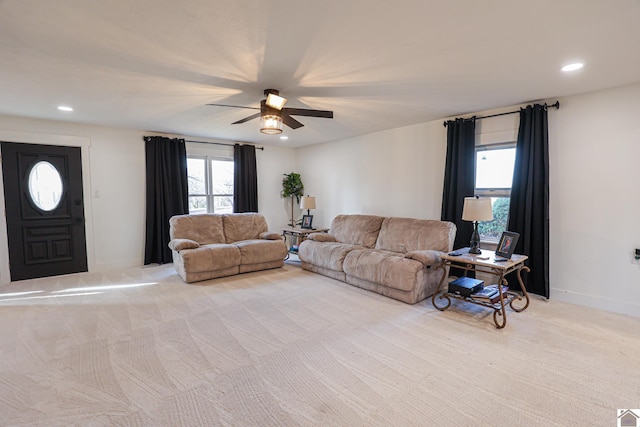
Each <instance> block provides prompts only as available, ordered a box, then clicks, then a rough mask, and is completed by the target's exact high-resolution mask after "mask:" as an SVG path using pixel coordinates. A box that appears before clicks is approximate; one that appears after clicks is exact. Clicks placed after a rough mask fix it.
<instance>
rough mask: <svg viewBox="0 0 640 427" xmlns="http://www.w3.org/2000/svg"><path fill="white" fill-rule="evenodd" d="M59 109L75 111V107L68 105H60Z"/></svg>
mask: <svg viewBox="0 0 640 427" xmlns="http://www.w3.org/2000/svg"><path fill="white" fill-rule="evenodd" d="M58 110H60V111H73V108H71V107H67V106H66V105H58Z"/></svg>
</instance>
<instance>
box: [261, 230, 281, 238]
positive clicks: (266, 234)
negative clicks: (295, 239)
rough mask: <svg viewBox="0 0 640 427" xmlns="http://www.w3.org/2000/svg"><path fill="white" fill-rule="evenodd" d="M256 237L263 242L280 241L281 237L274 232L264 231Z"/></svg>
mask: <svg viewBox="0 0 640 427" xmlns="http://www.w3.org/2000/svg"><path fill="white" fill-rule="evenodd" d="M258 237H260V238H261V239H264V240H281V239H282V236H281V235H280V234H278V233H276V232H275V231H265V232H263V233H260V236H258Z"/></svg>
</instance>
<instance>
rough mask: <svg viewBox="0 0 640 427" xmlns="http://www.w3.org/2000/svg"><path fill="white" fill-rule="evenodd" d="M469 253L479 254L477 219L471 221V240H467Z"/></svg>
mask: <svg viewBox="0 0 640 427" xmlns="http://www.w3.org/2000/svg"><path fill="white" fill-rule="evenodd" d="M469 253H470V254H474V255H479V254H481V253H482V251H481V250H480V234H478V221H473V233H472V234H471V242H469Z"/></svg>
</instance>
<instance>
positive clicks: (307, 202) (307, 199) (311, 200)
mask: <svg viewBox="0 0 640 427" xmlns="http://www.w3.org/2000/svg"><path fill="white" fill-rule="evenodd" d="M315 208H316V197H315V196H302V200H301V201H300V209H306V210H307V215H309V210H310V209H315Z"/></svg>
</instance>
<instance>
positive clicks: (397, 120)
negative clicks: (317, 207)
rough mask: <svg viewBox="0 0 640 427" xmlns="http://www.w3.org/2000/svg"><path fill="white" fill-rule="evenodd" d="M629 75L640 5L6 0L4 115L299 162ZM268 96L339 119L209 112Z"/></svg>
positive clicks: (576, 0)
mask: <svg viewBox="0 0 640 427" xmlns="http://www.w3.org/2000/svg"><path fill="white" fill-rule="evenodd" d="M575 60H580V61H583V62H584V63H585V64H586V65H585V67H584V68H583V69H582V70H580V71H578V72H575V73H572V74H566V73H562V72H560V68H561V66H563V65H565V64H567V63H569V62H572V61H575ZM639 70H640V0H607V1H605V0H531V1H528V2H524V1H514V0H484V1H477V0H435V1H433V0H432V1H428V0H395V1H393V2H385V1H378V2H374V1H371V0H319V1H308V0H262V1H261V0H181V1H176V0H56V1H50V0H0V114H9V115H18V116H26V117H34V118H43V119H54V120H65V121H73V122H81V123H91V124H102V125H109V126H117V127H125V128H134V129H141V130H145V131H157V132H167V133H173V134H180V135H186V136H192V137H207V138H219V139H225V140H232V141H246V142H254V143H259V144H276V145H282V146H290V147H298V146H303V145H308V144H313V143H319V142H324V141H332V140H336V139H342V138H346V137H351V136H356V135H361V134H365V133H369V132H374V131H379V130H383V129H389V128H395V127H400V126H405V125H411V124H416V123H422V122H427V121H431V120H435V119H441V118H445V117H450V116H457V115H463V114H465V113H472V112H477V111H482V110H488V109H493V108H499V107H504V106H510V105H515V104H518V103H523V102H529V101H532V100H540V99H545V98H549V97H559V96H565V95H572V94H577V93H583V92H589V91H593V90H598V89H604V88H608V87H614V86H621V85H626V84H631V83H636V82H638V81H640V71H639ZM266 88H274V89H279V90H280V92H281V95H283V96H284V97H286V98H288V99H289V102H288V103H287V107H300V108H314V109H326V110H333V111H334V116H335V118H334V119H333V120H330V119H322V118H312V117H299V118H298V119H299V121H301V122H302V123H303V124H304V125H305V126H304V127H302V128H300V129H298V130H290V129H288V128H286V127H285V134H286V135H288V136H289V140H288V141H281V140H280V139H279V138H278V137H277V136H268V135H263V134H261V133H259V131H258V125H259V121H258V120H257V119H256V120H252V121H249V122H247V123H244V124H240V125H231V123H232V122H234V121H236V120H239V119H242V118H244V117H246V116H248V115H251V114H253V113H254V112H255V111H253V110H243V109H235V108H224V107H212V106H206V105H205V104H207V103H223V104H234V105H244V106H253V107H257V106H259V102H260V100H261V99H262V98H263V90H264V89H266ZM61 104H64V105H70V106H72V107H73V108H74V109H75V111H74V112H72V113H63V112H60V111H58V110H57V109H56V107H57V106H58V105H61Z"/></svg>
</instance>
